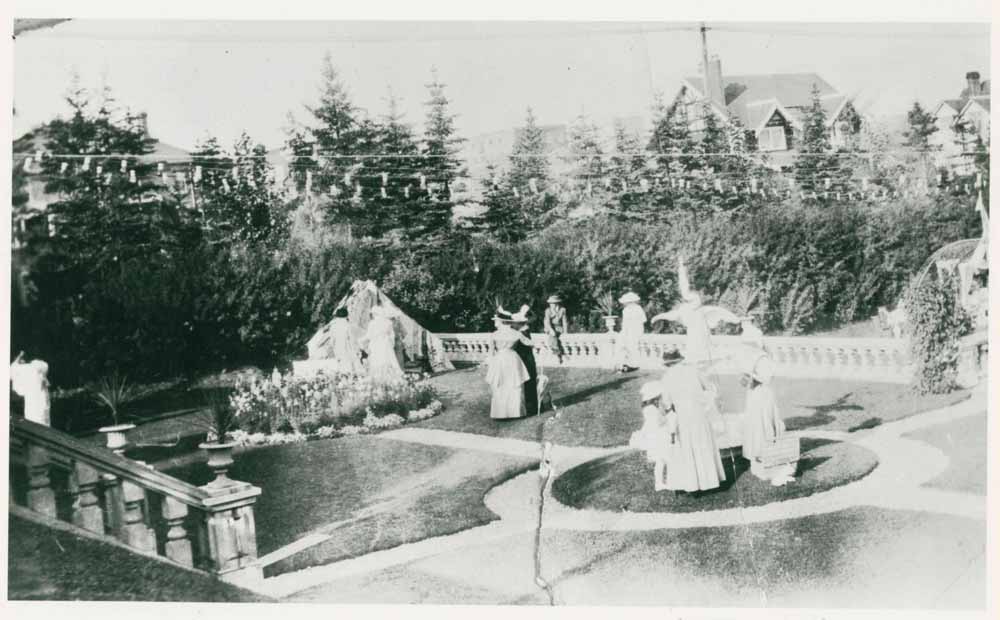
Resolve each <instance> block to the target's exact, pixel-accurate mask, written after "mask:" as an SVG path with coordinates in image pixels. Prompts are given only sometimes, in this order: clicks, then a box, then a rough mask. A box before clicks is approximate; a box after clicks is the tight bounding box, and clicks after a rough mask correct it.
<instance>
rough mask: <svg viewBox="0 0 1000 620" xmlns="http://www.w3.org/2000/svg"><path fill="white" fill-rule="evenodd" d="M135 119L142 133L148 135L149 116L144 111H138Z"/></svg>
mask: <svg viewBox="0 0 1000 620" xmlns="http://www.w3.org/2000/svg"><path fill="white" fill-rule="evenodd" d="M136 119H137V121H138V123H139V127H140V128H141V129H142V135H144V136H146V137H147V138H148V137H149V116H148V115H147V114H146V113H145V112H140V113H139V114H138V115H137V116H136Z"/></svg>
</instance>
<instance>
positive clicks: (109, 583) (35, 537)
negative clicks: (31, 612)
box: [7, 515, 270, 603]
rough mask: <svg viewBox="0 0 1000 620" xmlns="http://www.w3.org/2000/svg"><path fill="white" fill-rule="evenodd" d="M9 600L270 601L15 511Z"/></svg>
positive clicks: (12, 528)
mask: <svg viewBox="0 0 1000 620" xmlns="http://www.w3.org/2000/svg"><path fill="white" fill-rule="evenodd" d="M9 523H10V525H9V534H10V537H9V542H8V552H9V553H8V556H7V558H8V559H7V570H8V598H10V599H11V600H50V601H78V600H84V601H110V600H114V601H189V602H194V601H206V602H234V603H239V602H251V603H252V602H265V601H268V600H270V599H267V598H265V597H262V596H259V595H256V594H254V593H253V592H249V591H247V590H242V589H240V588H236V587H234V586H232V585H230V584H227V583H223V582H221V581H219V580H217V579H214V578H211V577H208V576H205V575H200V574H197V573H194V572H191V571H186V570H184V569H182V568H178V567H176V566H171V565H169V564H164V563H161V562H157V561H155V560H152V559H150V558H147V557H144V556H141V555H137V554H135V553H132V552H131V551H128V550H126V549H122V548H120V547H116V546H113V545H107V544H104V543H101V542H98V541H95V540H91V539H88V538H81V537H79V536H76V535H74V534H71V533H69V532H63V531H59V530H53V529H50V528H48V527H45V526H42V525H38V524H35V523H33V522H31V521H26V520H24V519H21V518H19V517H15V516H13V515H11V517H10V522H9Z"/></svg>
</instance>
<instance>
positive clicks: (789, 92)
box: [684, 73, 847, 129]
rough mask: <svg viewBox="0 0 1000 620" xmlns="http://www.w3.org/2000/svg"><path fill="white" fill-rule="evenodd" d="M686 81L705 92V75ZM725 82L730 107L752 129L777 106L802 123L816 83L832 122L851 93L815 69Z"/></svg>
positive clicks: (727, 78) (730, 78)
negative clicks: (835, 84) (812, 71)
mask: <svg viewBox="0 0 1000 620" xmlns="http://www.w3.org/2000/svg"><path fill="white" fill-rule="evenodd" d="M684 81H685V82H686V83H687V84H688V85H689V86H690V87H691V88H693V89H694V90H695V91H697V92H698V93H704V90H703V85H704V80H703V79H702V78H700V77H688V78H685V79H684ZM722 82H723V84H724V85H725V86H724V89H723V92H724V95H725V104H726V109H727V110H728V111H729V113H731V114H733V115H735V116H736V117H737V118H739V119H740V122H742V123H743V124H744V125H745V126H746V127H747V128H748V129H759V127H760V126H762V123H766V122H767V120H768V119H770V118H771V115H772V114H773V113H774V111H775V109H777V110H778V111H779V112H780V113H781V114H782V115H783V116H785V117H786V118H787V119H788V120H789V122H791V123H792V124H793V125H800V124H801V121H802V119H803V117H804V116H805V111H806V110H808V109H809V108H810V107H811V106H812V89H813V86H814V85H815V86H816V88H817V89H818V90H819V95H820V105H821V106H822V107H823V110H824V111H825V112H826V114H827V122H828V123H833V121H834V120H835V119H836V115H837V114H838V113H839V112H840V109H841V108H842V107H843V106H844V104H845V103H846V102H847V97H845V96H844V95H841V94H839V93H838V92H837V91H836V89H834V88H833V86H831V85H830V84H829V83H828V82H827V81H826V80H824V79H823V78H821V77H820V76H819V75H817V74H815V73H772V74H763V75H727V76H723V77H722Z"/></svg>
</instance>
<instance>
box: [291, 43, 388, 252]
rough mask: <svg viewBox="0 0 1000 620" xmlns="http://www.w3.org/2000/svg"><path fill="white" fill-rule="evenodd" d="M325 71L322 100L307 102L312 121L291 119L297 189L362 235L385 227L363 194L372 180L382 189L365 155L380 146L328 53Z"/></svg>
mask: <svg viewBox="0 0 1000 620" xmlns="http://www.w3.org/2000/svg"><path fill="white" fill-rule="evenodd" d="M321 76H322V83H321V85H320V97H319V103H318V105H316V106H306V110H307V111H308V112H309V114H310V116H311V117H312V119H311V123H310V124H309V125H308V126H301V125H298V124H297V123H295V122H294V119H292V126H291V127H290V128H289V129H288V140H287V142H286V145H287V148H288V151H289V152H290V154H291V156H292V161H291V166H290V170H291V174H292V176H293V179H294V184H295V189H296V190H297V191H298V192H299V194H300V198H299V200H300V201H302V202H306V203H308V204H311V205H314V206H316V207H318V208H319V209H320V211H321V212H325V214H326V215H327V218H326V219H327V221H328V222H329V223H330V224H335V225H336V224H347V225H350V226H355V227H357V229H358V233H359V234H360V235H365V234H377V233H379V232H380V231H381V228H382V227H381V226H380V225H379V223H380V221H379V220H380V218H379V214H378V212H377V209H366V208H365V207H366V204H365V202H364V200H363V199H364V198H367V199H370V198H371V190H372V189H373V186H374V189H375V191H376V192H377V191H378V183H377V182H376V181H373V180H372V178H371V177H372V174H373V168H375V167H376V166H374V165H373V162H372V161H370V157H367V156H369V155H371V154H373V153H374V152H375V150H376V147H377V143H376V141H375V135H374V134H375V133H376V132H374V131H373V127H372V123H371V122H370V121H368V120H367V119H364V118H363V117H362V113H361V111H360V110H358V109H357V108H356V107H355V106H354V104H353V103H352V101H351V98H350V94H349V93H348V91H347V87H346V86H345V85H344V84H343V82H342V81H341V79H340V75H339V73H338V72H337V70H336V68H335V67H334V66H333V61H332V60H331V58H330V55H329V54H326V55H325V56H324V57H323V65H322V73H321ZM375 174H377V173H375ZM359 187H360V188H361V198H360V199H359V198H358V197H357V191H356V190H357V189H358V188H359ZM307 189H308V191H307ZM366 190H367V191H366Z"/></svg>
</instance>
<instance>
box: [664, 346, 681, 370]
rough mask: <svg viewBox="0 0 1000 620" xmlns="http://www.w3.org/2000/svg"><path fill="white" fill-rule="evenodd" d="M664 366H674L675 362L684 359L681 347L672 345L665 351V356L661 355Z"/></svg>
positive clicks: (677, 362)
mask: <svg viewBox="0 0 1000 620" xmlns="http://www.w3.org/2000/svg"><path fill="white" fill-rule="evenodd" d="M661 359H662V361H663V365H664V366H673V365H674V364H679V363H681V362H683V361H684V355H682V354H681V351H680V349H678V348H677V347H670V348H668V349H665V350H664V351H663V356H662V357H661Z"/></svg>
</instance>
